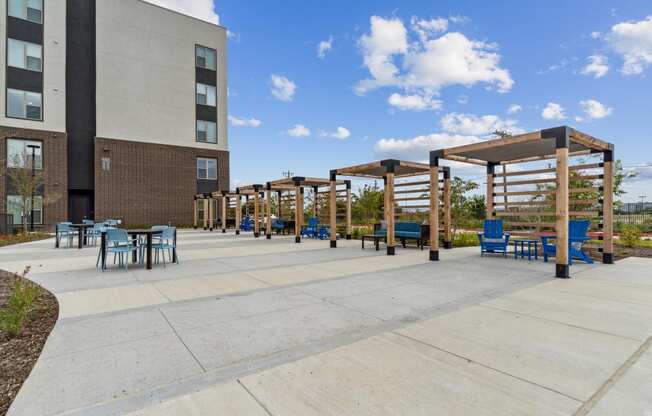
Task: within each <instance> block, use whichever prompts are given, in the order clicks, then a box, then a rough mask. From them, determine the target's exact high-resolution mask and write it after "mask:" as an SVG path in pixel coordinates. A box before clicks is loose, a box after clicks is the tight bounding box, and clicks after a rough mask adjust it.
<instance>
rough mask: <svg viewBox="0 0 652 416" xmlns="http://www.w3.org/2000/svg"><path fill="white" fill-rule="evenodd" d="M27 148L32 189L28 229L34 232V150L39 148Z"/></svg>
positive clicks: (31, 145) (30, 146)
mask: <svg viewBox="0 0 652 416" xmlns="http://www.w3.org/2000/svg"><path fill="white" fill-rule="evenodd" d="M27 147H28V148H30V149H32V187H31V188H32V189H31V198H30V201H29V207H30V208H31V212H30V220H29V229H30V231H34V177H36V149H38V147H39V146H37V145H34V144H28V145H27Z"/></svg>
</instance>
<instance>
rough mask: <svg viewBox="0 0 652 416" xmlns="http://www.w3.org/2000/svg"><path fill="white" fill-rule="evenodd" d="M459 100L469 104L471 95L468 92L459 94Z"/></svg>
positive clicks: (461, 102)
mask: <svg viewBox="0 0 652 416" xmlns="http://www.w3.org/2000/svg"><path fill="white" fill-rule="evenodd" d="M457 102H458V103H460V104H468V103H469V96H468V95H466V94H461V95H459V96H457Z"/></svg>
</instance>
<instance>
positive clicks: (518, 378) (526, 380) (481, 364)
mask: <svg viewBox="0 0 652 416" xmlns="http://www.w3.org/2000/svg"><path fill="white" fill-rule="evenodd" d="M392 334H394V335H398V336H400V337H403V338H406V339H409V340H410V341H413V342H417V343H419V344H421V345H425V346H427V347H430V348H434V349H436V350H438V351H441V352H443V353H446V354H450V355H452V356H454V357H457V358H460V359H462V360H465V361H467V362H469V363H473V364H475V365H478V366H480V367H484V368H486V369H489V370H492V371H495V372H497V373H500V374H503V375H506V376H509V377H512V378H514V379H516V380H519V381H522V382H523V383H527V384H530V385H533V386H536V387H539V388H542V389H545V390H548V391H550V392H553V393H556V394H559V395H561V396H564V397H566V398H568V399H571V400H575V401H577V402H578V403H583V400H582V399H579V398H577V397H574V396H571V395H569V394H566V393H564V392H561V391H559V390H555V389H552V388H550V387H546V386H543V385H541V384H538V383H535V382H533V381H531V380H528V379H525V378H522V377H519V376H516V375H514V374H511V373H508V372H506V371H503V370H499V369H497V368H494V367H491V366H489V365H486V364H483V363H481V362H478V361H475V360H472V359H470V358H468V357H465V356H463V355H460V354H456V353H454V352H451V351H448V350H445V349H443V348H440V347H437V346H435V345H432V344H429V343H427V342H425V341H422V340H420V339H417V338H413V337H411V336H409V335H405V334H401V333H399V332H394V331H392Z"/></svg>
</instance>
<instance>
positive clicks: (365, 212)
mask: <svg viewBox="0 0 652 416" xmlns="http://www.w3.org/2000/svg"><path fill="white" fill-rule="evenodd" d="M351 204H352V207H351V209H352V215H353V217H354V218H355V219H356V222H358V223H363V224H375V223H376V222H378V221H379V220H380V219H381V218H382V217H383V210H384V206H385V193H384V192H383V191H381V190H380V189H378V188H377V187H375V186H374V187H372V186H369V185H365V186H364V187H362V188H360V189H359V190H358V194H357V195H353V197H352V201H351Z"/></svg>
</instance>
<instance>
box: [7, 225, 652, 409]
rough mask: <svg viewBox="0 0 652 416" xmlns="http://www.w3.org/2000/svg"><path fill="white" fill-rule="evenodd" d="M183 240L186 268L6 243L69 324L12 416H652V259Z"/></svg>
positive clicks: (60, 325)
mask: <svg viewBox="0 0 652 416" xmlns="http://www.w3.org/2000/svg"><path fill="white" fill-rule="evenodd" d="M359 244H360V243H359V242H358V241H340V242H338V248H337V249H330V248H328V241H310V240H308V241H304V242H303V243H302V244H294V242H293V237H275V238H274V239H273V240H271V241H267V240H265V239H254V238H253V237H252V236H249V235H241V236H238V237H236V236H234V235H233V234H220V233H217V232H213V233H210V232H205V231H181V232H180V233H179V245H180V248H179V256H180V260H181V264H180V265H168V267H167V268H163V267H162V265H157V266H155V267H154V270H151V271H145V270H143V269H142V268H139V267H133V268H130V269H129V271H128V272H125V271H124V270H120V269H118V268H117V267H111V268H110V269H109V271H108V272H104V273H102V272H100V271H99V270H98V269H95V267H94V266H95V261H96V256H97V248H85V249H83V250H77V249H76V248H75V249H58V250H55V249H54V248H53V247H54V242H53V240H46V241H41V242H35V243H28V244H22V245H19V246H11V247H6V248H3V249H0V269H4V270H9V271H20V270H22V269H23V267H24V266H25V265H31V266H32V272H31V273H30V278H32V279H33V280H35V281H37V282H39V283H40V284H42V285H43V286H45V287H47V288H48V289H49V290H51V291H52V292H53V293H55V295H56V296H57V298H58V299H59V303H60V318H59V321H58V322H57V324H56V326H55V328H54V331H53V332H52V334H51V336H50V338H49V339H48V342H47V344H46V346H45V349H44V351H43V354H42V356H41V358H40V359H39V361H38V363H37V364H36V366H35V368H34V370H33V372H32V374H31V375H30V377H29V378H28V380H27V382H26V383H25V384H24V386H23V388H22V389H21V391H20V393H19V395H18V397H17V399H16V401H15V402H14V404H13V406H12V408H11V409H10V412H9V415H12V416H24V415H38V416H49V415H63V414H65V415H126V414H128V415H133V416H135V415H139V416H153V415H203V414H225V415H235V414H240V415H258V414H259V415H301V416H304V415H313V414H314V415H321V414H331V415H343V414H356V415H366V414H368V415H378V414H395V415H406V414H410V415H413V414H417V415H419V414H422V415H432V414H441V415H467V414H469V415H519V416H520V415H575V414H577V415H592V416H594V415H614V414H626V415H650V414H652V396H651V395H650V394H649V392H650V391H652V351H651V349H650V344H651V343H652V341H650V336H652V274H651V273H650V269H651V267H652V260H649V259H638V258H630V259H627V260H624V261H621V262H619V263H617V264H616V265H611V266H605V265H601V264H596V265H591V266H589V265H583V264H577V265H574V266H572V268H571V274H572V276H573V279H570V280H558V279H554V278H553V277H552V276H553V275H554V264H544V263H543V262H542V261H536V262H535V261H532V262H528V261H527V260H514V259H513V258H508V259H503V258H501V257H486V258H480V255H479V249H478V248H468V249H455V250H450V251H442V253H441V258H442V261H440V262H437V263H434V262H429V261H428V259H427V251H420V250H416V249H405V250H401V249H399V250H398V251H397V255H396V256H394V257H387V256H385V255H384V254H383V252H382V251H381V252H376V251H374V250H373V249H368V250H364V251H363V250H361V249H360V245H359ZM646 412H647V413H646Z"/></svg>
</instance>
